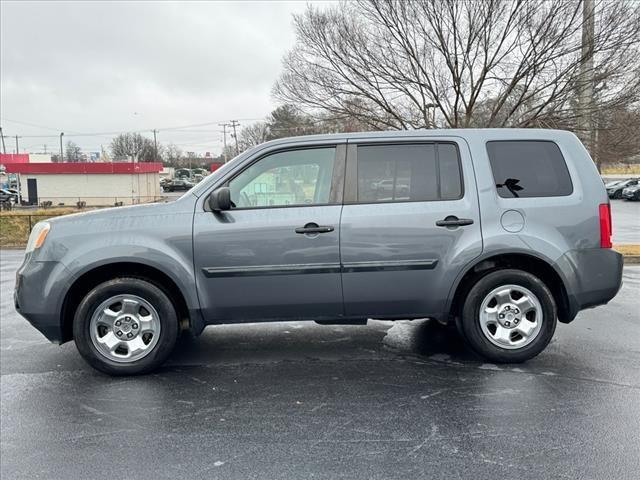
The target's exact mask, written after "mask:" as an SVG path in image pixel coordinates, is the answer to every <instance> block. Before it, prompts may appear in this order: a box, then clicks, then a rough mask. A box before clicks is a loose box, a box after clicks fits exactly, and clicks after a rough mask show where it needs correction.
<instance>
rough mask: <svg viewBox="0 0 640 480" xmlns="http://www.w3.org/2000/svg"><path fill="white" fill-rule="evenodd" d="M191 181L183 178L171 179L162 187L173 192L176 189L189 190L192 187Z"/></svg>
mask: <svg viewBox="0 0 640 480" xmlns="http://www.w3.org/2000/svg"><path fill="white" fill-rule="evenodd" d="M193 185H194V184H193V183H191V182H190V181H189V180H184V179H173V180H171V181H170V182H167V183H166V184H165V185H164V186H163V188H164V189H165V190H166V191H169V192H175V191H176V190H190V189H191V188H193Z"/></svg>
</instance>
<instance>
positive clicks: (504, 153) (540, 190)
mask: <svg viewBox="0 0 640 480" xmlns="http://www.w3.org/2000/svg"><path fill="white" fill-rule="evenodd" d="M487 153H488V154H489V162H490V163H491V170H492V171H493V179H494V180H495V184H496V189H497V190H498V195H500V196H501V197H503V198H514V197H520V198H529V197H560V196H564V195H571V193H572V192H573V184H572V183H571V177H570V176H569V170H568V169H567V164H566V163H565V161H564V157H563V156H562V153H561V152H560V149H559V148H558V146H557V145H556V144H555V143H553V142H547V141H524V140H516V141H496V142H487Z"/></svg>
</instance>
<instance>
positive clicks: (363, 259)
mask: <svg viewBox="0 0 640 480" xmlns="http://www.w3.org/2000/svg"><path fill="white" fill-rule="evenodd" d="M340 228H341V237H340V247H341V261H342V267H343V275H342V283H343V296H344V303H345V315H347V316H365V317H395V318H403V317H407V316H413V317H415V316H437V315H438V314H440V313H441V312H442V310H443V309H444V304H445V301H446V298H447V295H448V293H449V287H450V286H451V285H452V283H453V281H454V279H455V277H456V276H457V275H458V274H459V273H460V271H461V270H462V269H463V267H464V266H465V265H466V264H467V263H468V262H469V261H470V260H472V259H473V258H474V257H476V256H478V255H480V253H481V252H482V237H481V230H480V214H479V208H478V196H477V193H476V183H475V177H474V173H473V167H472V164H471V158H470V154H469V148H468V146H467V144H466V142H465V141H464V140H462V139H460V138H457V137H450V138H447V137H443V138H438V139H437V140H434V138H433V137H428V138H424V139H421V138H411V139H408V140H407V139H402V141H398V140H397V139H391V138H389V139H384V138H382V139H375V141H372V140H371V139H366V140H364V139H363V140H360V141H359V140H355V141H352V140H350V141H349V146H348V154H347V168H346V180H345V195H344V208H343V212H342V220H341V225H340Z"/></svg>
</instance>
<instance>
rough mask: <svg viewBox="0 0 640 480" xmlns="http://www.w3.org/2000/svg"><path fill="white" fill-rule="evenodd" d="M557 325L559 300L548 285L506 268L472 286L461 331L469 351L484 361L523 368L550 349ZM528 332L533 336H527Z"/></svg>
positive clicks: (461, 322)
mask: <svg viewBox="0 0 640 480" xmlns="http://www.w3.org/2000/svg"><path fill="white" fill-rule="evenodd" d="M496 292H497V293H496ZM505 292H508V294H506V293H505ZM519 295H522V296H521V297H519ZM514 298H515V300H514ZM529 306H532V308H530V307H529ZM481 309H482V312H481ZM514 312H517V313H514ZM500 315H502V317H501V319H499V318H498V317H499V316H500ZM494 319H495V320H494ZM505 324H507V325H506V326H505ZM556 324H557V310H556V304H555V300H554V298H553V295H552V294H551V292H550V291H549V288H548V287H547V286H546V285H545V284H544V282H542V281H541V280H540V279H539V278H537V277H536V276H534V275H532V274H530V273H527V272H524V271H522V270H515V269H508V270H497V271H493V272H491V273H488V274H487V275H485V276H483V277H482V278H480V279H479V280H478V281H477V282H476V283H475V284H474V285H473V286H472V287H471V290H470V291H469V293H468V295H467V298H466V300H465V302H464V306H463V309H462V315H461V317H460V319H459V325H458V326H459V331H460V333H461V334H462V336H463V337H464V338H465V340H466V341H467V343H468V344H469V345H470V346H471V348H472V349H473V350H474V351H475V352H476V353H478V354H479V355H480V356H482V357H484V358H485V359H487V360H490V361H492V362H496V363H521V362H525V361H527V360H530V359H531V358H533V357H535V356H536V355H538V354H539V353H540V352H542V351H543V350H544V349H545V348H546V346H547V345H548V344H549V342H550V341H551V338H552V337H553V334H554V332H555V329H556ZM532 325H533V326H532ZM534 326H535V327H534ZM494 331H495V332H494ZM521 331H522V332H523V333H521ZM526 331H529V332H531V334H530V335H529V336H526V335H525V333H524V332H526Z"/></svg>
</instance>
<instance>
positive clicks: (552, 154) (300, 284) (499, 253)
mask: <svg viewBox="0 0 640 480" xmlns="http://www.w3.org/2000/svg"><path fill="white" fill-rule="evenodd" d="M385 181H388V182H390V183H391V184H393V185H398V184H402V185H404V186H405V187H406V190H407V191H406V192H403V197H402V198H394V197H391V198H390V196H389V195H388V193H385V196H384V197H383V198H380V196H379V195H378V193H379V192H376V191H375V190H374V189H370V188H360V186H371V185H374V184H376V185H379V184H381V182H385ZM382 184H383V185H387V184H388V183H382ZM184 186H185V187H186V186H187V185H184ZM257 195H259V198H260V201H259V203H256V202H255V201H254V200H252V197H254V198H255V197H256V196H257ZM611 230H612V225H611V210H610V205H609V199H608V198H607V193H606V191H605V188H604V185H603V183H602V180H601V178H600V176H599V174H598V171H597V169H596V167H595V165H594V163H593V161H592V160H591V158H590V157H589V154H588V153H587V151H586V149H585V148H584V147H583V145H582V144H581V143H580V141H579V140H578V138H577V137H576V136H575V135H573V134H572V133H569V132H564V131H558V130H536V129H526V130H524V129H486V130H474V129H461V130H453V129H452V130H423V131H421V130H414V131H404V132H370V133H354V134H334V135H317V136H310V137H296V138H288V139H280V140H274V141H271V142H267V143H265V144H262V145H259V146H256V147H254V148H252V149H251V150H248V151H246V152H244V153H243V154H242V155H240V156H238V157H237V158H236V159H234V160H233V161H231V162H230V163H227V164H226V165H225V166H224V167H222V168H220V169H219V170H217V171H216V172H214V173H213V174H211V175H210V176H208V177H207V178H206V179H205V180H203V181H202V182H201V183H199V184H198V185H196V186H195V187H194V188H193V190H191V193H190V194H189V195H183V196H182V197H180V198H179V199H178V200H176V201H175V202H171V203H163V204H154V205H144V206H133V207H124V208H119V209H117V210H101V211H94V212H90V213H84V214H80V215H69V216H63V217H57V218H54V219H50V220H47V221H46V222H40V223H38V224H37V225H36V226H35V227H34V229H33V231H32V233H31V236H30V238H29V242H28V245H27V248H26V255H25V259H24V262H23V264H22V265H21V267H20V268H19V270H18V272H17V275H16V290H15V306H16V309H17V311H18V312H19V313H20V314H21V315H22V316H23V317H25V318H26V319H27V320H28V321H29V322H31V323H32V324H33V325H34V326H35V327H36V328H37V329H38V330H39V331H40V332H42V333H43V334H44V335H45V336H46V337H47V338H48V339H49V340H51V341H53V342H59V343H63V342H66V341H68V340H72V339H73V340H74V341H75V343H76V345H77V347H78V350H79V352H80V354H81V355H82V356H83V357H84V358H85V359H86V360H87V362H88V363H89V364H91V365H92V366H93V367H95V368H96V369H98V370H100V371H103V372H106V373H109V374H114V375H126V374H138V373H144V372H149V371H151V370H153V369H154V368H156V367H158V366H159V365H160V364H161V363H162V362H163V361H164V360H165V359H166V358H167V357H168V356H169V354H170V353H171V351H172V349H173V347H174V345H175V343H176V340H177V338H178V335H179V332H180V330H190V331H191V332H192V333H193V334H195V335H198V334H200V333H201V332H202V330H203V329H204V328H205V326H206V325H214V324H225V323H251V322H273V321H284V320H300V319H308V320H313V321H316V322H317V323H319V324H322V325H330V324H340V325H345V324H366V323H367V319H369V318H377V319H387V320H397V319H420V318H434V319H436V320H438V321H440V322H442V323H448V324H453V325H455V326H456V327H457V328H458V330H459V332H460V333H461V335H462V337H463V338H464V339H465V340H466V342H467V343H468V345H469V346H470V348H471V349H473V350H474V351H475V352H476V353H477V354H478V355H480V356H481V357H483V358H485V359H487V360H489V361H491V362H500V363H515V362H523V361H526V360H528V359H530V358H532V357H534V356H536V355H538V354H539V353H540V352H542V351H543V350H544V349H545V348H546V346H547V345H548V344H549V342H550V340H551V338H552V337H553V335H554V332H555V329H556V324H557V322H558V321H559V322H562V323H570V322H572V321H573V320H574V319H575V317H576V315H577V314H578V312H579V311H580V310H583V309H585V308H591V307H595V306H597V305H603V304H605V303H607V302H608V301H609V300H611V299H612V298H613V297H614V296H615V295H616V293H617V292H618V289H619V288H620V285H621V281H622V256H621V255H620V254H619V253H618V252H616V251H615V250H613V249H612V248H611V247H612V244H611V233H612V231H611ZM603 328H606V327H604V326H603ZM558 348H559V349H561V348H562V345H559V346H557V347H556V349H558Z"/></svg>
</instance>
